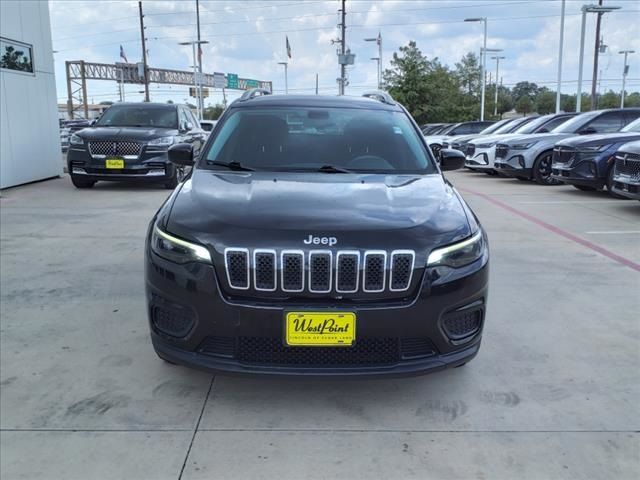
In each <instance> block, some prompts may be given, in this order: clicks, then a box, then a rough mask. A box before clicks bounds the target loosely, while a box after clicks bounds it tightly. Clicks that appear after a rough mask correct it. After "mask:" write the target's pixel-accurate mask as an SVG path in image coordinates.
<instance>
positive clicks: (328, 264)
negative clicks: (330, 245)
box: [309, 250, 333, 293]
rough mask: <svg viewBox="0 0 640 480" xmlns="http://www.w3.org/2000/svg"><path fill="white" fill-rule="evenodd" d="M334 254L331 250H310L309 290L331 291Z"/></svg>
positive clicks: (318, 291)
mask: <svg viewBox="0 0 640 480" xmlns="http://www.w3.org/2000/svg"><path fill="white" fill-rule="evenodd" d="M331 260H332V255H331V251H330V250H312V251H310V252H309V291H310V292H312V293H329V292H330V291H331V279H332V277H333V268H332V266H333V265H332V261H331Z"/></svg>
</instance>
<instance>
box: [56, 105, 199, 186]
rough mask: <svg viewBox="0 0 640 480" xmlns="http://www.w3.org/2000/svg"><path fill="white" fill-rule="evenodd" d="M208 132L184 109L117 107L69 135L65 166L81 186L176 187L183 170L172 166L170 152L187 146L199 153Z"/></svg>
mask: <svg viewBox="0 0 640 480" xmlns="http://www.w3.org/2000/svg"><path fill="white" fill-rule="evenodd" d="M205 139H206V134H205V132H204V130H202V129H201V128H200V126H199V124H198V121H197V120H196V119H195V117H194V115H193V113H191V110H189V109H188V108H187V107H186V106H184V105H174V104H162V103H160V104H158V103H117V104H115V105H112V106H111V107H109V108H108V109H107V110H105V112H104V113H103V114H102V116H101V117H100V119H99V120H98V121H97V122H96V123H95V124H94V125H93V126H92V127H90V128H85V129H84V130H81V131H79V132H77V133H74V134H72V135H71V138H70V139H69V151H68V153H67V166H68V168H69V174H70V175H71V181H72V182H73V184H74V185H75V186H76V187H78V188H90V187H93V185H94V184H95V183H96V181H98V180H112V181H113V180H116V181H123V180H126V181H131V180H134V181H147V182H156V183H163V184H164V185H165V186H166V187H167V188H175V187H176V186H177V185H178V182H179V181H180V180H181V177H182V176H183V173H184V168H183V167H176V165H174V164H172V163H171V162H169V159H168V158H167V149H168V148H169V146H171V145H173V144H174V143H182V142H187V143H190V144H192V145H193V148H194V151H196V152H199V151H200V148H201V147H202V145H203V143H204V141H205Z"/></svg>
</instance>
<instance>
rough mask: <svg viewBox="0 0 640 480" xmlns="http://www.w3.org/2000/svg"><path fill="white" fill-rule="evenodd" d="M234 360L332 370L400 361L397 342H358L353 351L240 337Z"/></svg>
mask: <svg viewBox="0 0 640 480" xmlns="http://www.w3.org/2000/svg"><path fill="white" fill-rule="evenodd" d="M236 357H237V360H238V361H240V362H243V363H254V364H262V365H290V366H303V367H314V366H317V367H332V366H357V365H386V364H389V365H391V364H394V363H397V362H398V361H399V360H400V348H399V343H398V340H397V339H396V338H361V339H359V340H357V341H356V344H355V345H354V346H352V347H306V348H305V347H286V346H284V345H283V344H282V340H281V339H280V338H264V337H240V338H238V347H237V350H236Z"/></svg>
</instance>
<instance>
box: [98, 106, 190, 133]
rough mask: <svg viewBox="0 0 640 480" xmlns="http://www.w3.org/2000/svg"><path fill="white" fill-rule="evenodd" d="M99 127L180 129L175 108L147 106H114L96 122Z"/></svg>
mask: <svg viewBox="0 0 640 480" xmlns="http://www.w3.org/2000/svg"><path fill="white" fill-rule="evenodd" d="M96 126H99V127H157V128H175V129H177V128H178V114H177V112H176V109H175V108H166V107H165V108H160V107H151V106H149V107H147V106H137V105H136V106H134V105H127V106H124V105H123V106H114V107H110V108H108V109H107V110H106V111H105V112H104V113H103V114H102V117H100V120H98V121H97V122H96Z"/></svg>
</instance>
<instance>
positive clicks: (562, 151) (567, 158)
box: [553, 147, 576, 166]
mask: <svg viewBox="0 0 640 480" xmlns="http://www.w3.org/2000/svg"><path fill="white" fill-rule="evenodd" d="M575 154H576V151H575V150H574V149H573V148H567V147H557V148H554V149H553V163H563V164H565V166H569V165H571V162H573V159H574V157H575Z"/></svg>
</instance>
